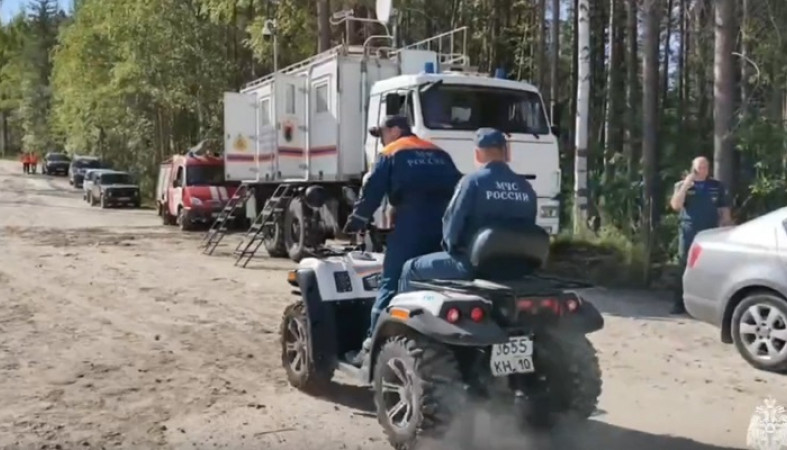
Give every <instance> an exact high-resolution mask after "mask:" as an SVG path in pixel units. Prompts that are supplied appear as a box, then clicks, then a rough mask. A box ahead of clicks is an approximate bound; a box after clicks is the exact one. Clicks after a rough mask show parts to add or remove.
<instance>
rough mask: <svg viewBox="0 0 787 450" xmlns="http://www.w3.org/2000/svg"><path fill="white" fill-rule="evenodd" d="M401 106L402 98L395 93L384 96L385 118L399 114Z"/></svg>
mask: <svg viewBox="0 0 787 450" xmlns="http://www.w3.org/2000/svg"><path fill="white" fill-rule="evenodd" d="M401 106H402V97H400V96H399V94H397V93H395V92H393V93H390V94H386V96H385V115H386V116H394V115H396V114H399V111H400V109H401Z"/></svg>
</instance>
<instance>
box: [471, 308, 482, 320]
mask: <svg viewBox="0 0 787 450" xmlns="http://www.w3.org/2000/svg"><path fill="white" fill-rule="evenodd" d="M470 319H471V320H472V321H473V322H480V321H482V320H484V309H483V308H480V307H478V306H476V307H475V308H473V309H471V310H470Z"/></svg>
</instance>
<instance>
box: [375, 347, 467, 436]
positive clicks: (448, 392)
mask: <svg viewBox="0 0 787 450" xmlns="http://www.w3.org/2000/svg"><path fill="white" fill-rule="evenodd" d="M372 383H373V387H374V403H375V406H376V408H377V421H378V422H379V423H380V425H381V426H382V427H383V431H384V432H385V434H386V436H387V437H388V441H389V442H390V443H391V445H392V446H393V447H394V448H396V449H402V450H410V449H412V448H414V447H415V445H416V441H417V440H418V439H419V438H420V437H422V436H423V437H430V438H436V439H439V438H440V437H442V436H443V435H444V434H445V433H446V431H448V428H449V427H450V425H451V422H453V420H454V418H455V416H456V415H457V413H458V412H461V411H462V408H463V406H464V404H465V402H466V394H465V389H464V387H463V383H462V374H461V372H460V371H459V365H458V363H457V361H456V358H455V357H454V353H453V352H452V351H451V350H450V349H449V348H447V347H445V346H443V345H441V344H438V343H435V342H430V341H425V340H420V339H412V338H408V337H404V336H398V337H393V338H390V339H389V340H388V341H387V342H385V344H383V346H382V348H381V349H380V353H379V354H378V356H377V359H376V362H375V365H374V378H373V382H372Z"/></svg>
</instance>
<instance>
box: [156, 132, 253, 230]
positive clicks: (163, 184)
mask: <svg viewBox="0 0 787 450" xmlns="http://www.w3.org/2000/svg"><path fill="white" fill-rule="evenodd" d="M238 185H239V184H238V183H237V182H235V183H233V182H228V181H226V180H225V178H224V158H223V157H221V156H220V155H217V154H213V153H209V152H206V151H205V150H204V144H203V143H200V144H199V145H197V146H196V147H194V148H192V149H191V150H189V151H188V153H186V154H185V155H175V156H172V157H171V158H169V159H167V160H166V161H164V162H162V163H161V166H160V168H159V174H158V182H157V183H156V203H157V206H158V214H159V216H160V217H161V219H162V222H163V223H164V224H165V225H177V226H179V227H180V229H181V230H184V231H189V230H193V229H195V228H197V227H198V226H200V225H203V226H205V225H206V226H210V224H211V223H213V221H214V220H215V218H216V217H218V215H219V214H220V213H221V210H222V208H224V206H225V205H226V203H227V201H229V199H230V198H231V197H232V196H233V194H235V190H236V189H237V188H238ZM240 219H244V218H240Z"/></svg>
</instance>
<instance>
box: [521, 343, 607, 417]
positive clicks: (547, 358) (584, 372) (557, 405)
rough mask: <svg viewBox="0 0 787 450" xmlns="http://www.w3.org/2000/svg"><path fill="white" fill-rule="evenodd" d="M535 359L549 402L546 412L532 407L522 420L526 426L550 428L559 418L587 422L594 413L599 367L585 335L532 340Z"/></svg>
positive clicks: (599, 378) (591, 345) (597, 391)
mask: <svg viewBox="0 0 787 450" xmlns="http://www.w3.org/2000/svg"><path fill="white" fill-rule="evenodd" d="M538 338H539V336H536V339H538ZM535 358H536V360H535V361H534V363H535V367H536V370H537V371H538V372H539V373H541V374H542V375H544V376H546V383H547V390H548V392H549V399H548V401H547V403H548V410H546V411H545V410H543V409H542V410H539V409H540V408H535V410H533V411H532V414H530V415H528V416H526V417H525V419H526V421H527V422H528V424H529V425H531V426H534V427H537V428H549V427H552V426H554V425H555V424H556V422H557V420H558V419H559V418H561V417H565V418H567V419H573V420H586V419H587V418H589V417H590V415H591V414H593V412H595V411H596V406H597V405H598V398H599V396H600V395H601V387H602V379H601V367H600V366H599V362H598V357H597V356H596V349H595V348H594V347H593V344H592V343H591V342H590V341H589V340H588V338H587V337H586V336H585V335H582V334H576V333H561V334H558V333H547V334H546V335H544V336H543V337H541V339H540V342H539V340H536V341H535Z"/></svg>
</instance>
